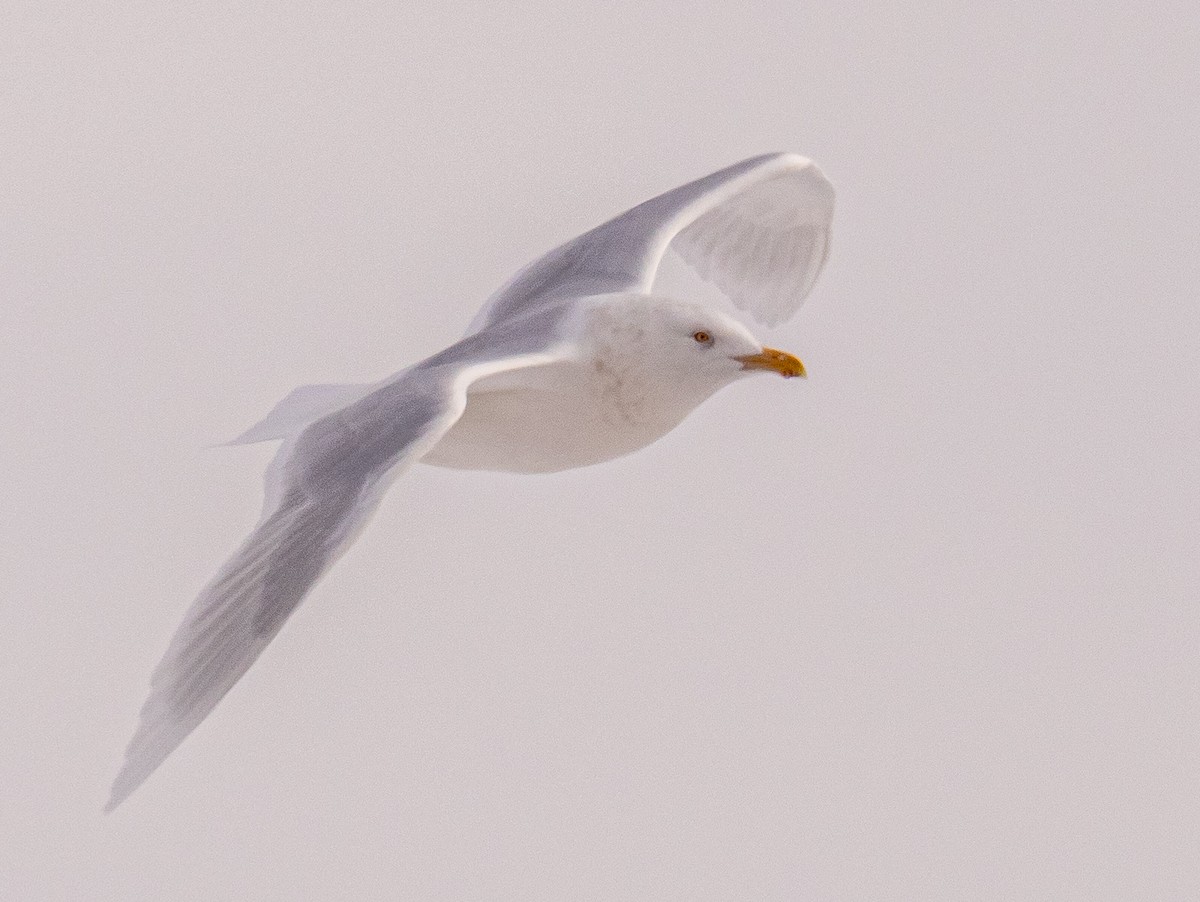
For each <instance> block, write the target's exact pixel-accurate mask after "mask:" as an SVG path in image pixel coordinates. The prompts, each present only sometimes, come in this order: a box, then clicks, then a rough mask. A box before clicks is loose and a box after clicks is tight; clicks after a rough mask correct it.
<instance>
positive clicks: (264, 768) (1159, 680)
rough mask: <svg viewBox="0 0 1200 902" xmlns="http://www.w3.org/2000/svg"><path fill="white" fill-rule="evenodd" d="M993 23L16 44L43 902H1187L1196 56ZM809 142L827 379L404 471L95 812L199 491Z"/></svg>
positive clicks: (1075, 11) (1197, 814) (165, 612)
mask: <svg viewBox="0 0 1200 902" xmlns="http://www.w3.org/2000/svg"><path fill="white" fill-rule="evenodd" d="M1001 6H1002V7H1003V8H1002V9H997V8H992V6H991V5H985V4H946V3H922V4H909V5H907V8H902V6H901V5H900V4H884V3H876V4H852V3H845V2H836V3H835V2H828V3H823V4H800V3H774V4H767V3H738V4H728V3H711V4H695V5H688V4H683V3H661V4H656V5H654V6H653V7H652V8H648V6H647V5H646V4H619V3H607V2H606V3H582V4H581V3H569V4H563V3H546V4H538V5H534V4H528V5H521V6H520V7H519V8H514V7H511V6H510V7H509V8H508V9H505V10H503V11H501V10H499V9H495V8H490V7H487V6H485V5H484V4H478V5H476V4H472V5H470V6H459V7H452V6H447V5H446V4H443V3H428V4H424V8H423V9H420V10H418V9H417V8H416V4H413V3H410V2H396V3H376V4H373V5H367V4H349V3H323V4H297V3H257V4H243V3H203V4H201V3H189V4H163V3H126V4H119V5H116V6H113V7H109V8H104V7H103V6H96V5H92V4H76V5H64V6H63V7H61V8H59V7H56V8H55V9H53V10H51V9H49V7H48V5H47V4H42V3H38V4H19V5H18V6H17V7H16V8H15V10H14V7H13V5H12V4H11V3H10V4H8V5H7V7H6V12H5V15H4V17H3V18H4V21H3V25H2V27H0V84H2V85H3V89H2V90H3V103H2V106H0V117H2V118H0V176H2V177H0V228H2V230H3V231H2V233H0V291H2V293H3V312H2V323H3V326H2V328H0V339H2V341H3V347H2V348H0V368H2V373H0V385H2V386H3V389H2V398H3V417H4V420H3V430H2V435H3V438H2V445H0V448H2V453H3V489H2V490H0V497H3V499H4V501H3V529H4V535H3V542H2V546H0V547H2V549H3V550H2V552H0V554H2V564H0V566H2V568H3V573H2V581H3V582H2V585H3V597H2V599H0V605H2V606H0V681H2V682H3V690H2V692H0V723H2V724H3V733H2V734H0V778H2V780H3V790H2V799H0V897H3V898H4V899H14V900H43V899H54V900H57V899H68V900H69V899H80V900H93V899H99V900H130V899H165V900H177V899H194V900H225V899H254V900H258V899H280V900H283V899H288V900H291V899H314V900H320V899H337V898H346V899H397V898H404V899H435V898H436V899H649V900H658V899H689V900H690V899H772V900H784V899H850V900H856V899H1121V900H1128V899H1191V898H1197V897H1198V896H1200V854H1198V851H1197V849H1198V839H1197V837H1198V836H1200V807H1198V806H1200V792H1198V790H1197V785H1198V783H1197V779H1196V769H1197V756H1198V753H1200V735H1198V733H1200V714H1198V711H1197V705H1198V702H1200V666H1198V663H1197V659H1198V656H1200V619H1198V614H1197V601H1198V594H1200V592H1198V582H1200V568H1198V564H1197V557H1196V541H1197V527H1198V510H1200V480H1198V475H1197V473H1198V468H1197V461H1196V448H1197V444H1198V440H1200V417H1198V416H1197V402H1198V397H1200V312H1198V306H1197V298H1198V288H1200V266H1198V263H1197V260H1198V258H1200V254H1198V253H1197V236H1198V235H1200V214H1198V212H1197V211H1198V196H1200V190H1198V189H1200V151H1198V148H1200V103H1198V101H1197V98H1198V97H1200V63H1198V60H1200V11H1198V8H1197V5H1196V4H1195V2H1194V0H1187V2H1178V3H1158V4H1154V5H1152V6H1144V7H1139V6H1137V5H1136V4H1096V3H1093V4H1086V5H1084V4H1071V5H1070V6H1069V8H1068V6H1067V5H1065V4H1064V5H1060V6H1058V7H1056V8H1054V9H1047V4H1045V3H1044V2H1040V0H1039V2H1026V3H1020V4H1017V3H1012V4H1002V5H1001ZM775 149H791V150H797V151H800V152H803V153H806V154H808V155H810V156H812V157H814V158H815V159H817V160H818V161H819V162H820V163H821V164H822V166H824V167H825V170H826V172H827V173H828V174H829V175H830V177H831V178H832V179H833V181H834V182H835V183H836V185H837V187H838V191H839V195H838V204H839V206H838V211H837V222H836V228H835V233H834V245H833V255H832V258H831V260H830V263H829V266H828V268H827V270H826V272H825V274H824V276H823V278H822V280H821V281H820V283H819V284H818V286H817V289H816V291H815V293H814V295H813V297H812V298H811V299H810V301H809V302H808V305H807V306H806V307H805V308H804V310H803V311H802V312H801V314H800V316H799V317H798V318H797V319H796V320H795V321H793V322H792V323H791V324H789V325H787V326H785V327H784V328H781V329H779V330H778V331H777V332H776V333H775V334H764V336H763V337H764V338H765V339H767V340H769V342H770V343H774V344H778V345H780V346H782V347H784V348H787V349H789V350H793V351H795V352H797V353H799V354H800V355H801V356H802V357H803V358H804V360H805V362H806V363H807V364H808V367H809V370H810V373H811V378H810V379H809V381H808V382H807V383H799V384H797V383H795V382H791V383H784V382H783V381H782V380H772V379H765V378H763V379H757V380H751V381H748V382H745V383H741V384H739V385H737V386H735V387H733V388H730V389H728V390H726V391H725V392H723V393H722V394H721V395H719V396H718V397H717V398H715V399H714V400H713V401H712V402H710V403H708V404H707V405H705V406H704V407H702V408H701V409H700V410H699V411H698V412H697V413H696V414H695V415H694V416H693V417H692V418H691V419H690V420H688V421H687V422H686V423H685V424H684V425H683V426H682V427H681V428H679V429H678V430H677V431H676V432H675V433H673V434H672V435H670V436H669V437H668V438H666V439H665V440H663V441H662V442H661V443H659V444H657V445H655V446H653V447H651V448H650V449H648V450H647V451H645V452H643V453H640V454H638V455H636V456H633V457H630V458H628V459H625V460H621V461H617V462H615V463H612V464H608V465H604V466H600V467H595V468H592V469H588V470H581V471H576V472H572V473H566V474H562V475H556V476H549V477H541V478H521V477H508V476H503V475H492V474H468V473H458V472H451V471H441V470H432V469H429V468H419V469H418V470H417V471H414V472H413V473H412V474H411V475H410V476H409V477H406V478H405V479H404V480H403V481H402V482H400V483H398V484H397V486H396V487H395V489H394V490H393V492H392V494H391V496H390V497H389V498H388V500H387V501H386V503H385V504H384V506H383V508H382V511H381V512H380V514H379V515H378V516H377V517H376V519H375V521H374V522H373V523H372V525H371V527H370V528H369V529H368V531H367V532H366V533H365V534H364V535H363V537H362V538H361V540H360V541H359V542H358V544H357V545H356V546H355V547H354V549H353V550H352V551H351V552H350V553H349V555H348V556H347V557H346V558H345V559H343V560H342V561H341V563H339V564H338V566H337V567H336V569H335V570H334V571H333V572H332V573H331V574H330V576H329V577H328V578H327V579H326V580H325V581H324V582H323V583H321V584H320V586H319V587H318V588H317V589H316V591H315V592H314V593H313V595H312V597H311V598H310V599H309V602H308V603H307V604H306V605H305V606H304V607H303V608H302V609H301V610H300V611H299V613H298V614H297V615H296V616H295V618H294V619H293V620H292V622H291V623H290V624H289V625H288V627H287V628H286V629H285V630H284V631H283V633H282V634H281V635H280V637H279V638H278V640H277V641H276V642H275V643H274V645H273V646H272V647H271V648H270V649H269V650H268V652H267V653H266V654H265V655H264V656H263V658H262V659H261V660H260V662H259V663H258V664H257V665H256V666H255V667H254V668H253V670H252V671H251V672H250V674H249V675H248V676H247V677H246V678H245V679H244V680H243V681H242V683H241V684H240V685H239V686H238V687H237V688H236V689H235V690H234V691H233V692H232V693H231V695H230V696H229V697H228V698H227V699H226V701H225V702H224V703H223V704H222V705H221V706H220V707H219V708H218V709H217V711H216V712H215V714H214V716H213V717H211V718H210V720H209V721H208V722H207V723H205V724H204V725H203V726H202V727H201V728H200V729H199V730H198V731H197V733H196V734H195V735H194V736H193V737H192V738H191V739H190V740H189V741H188V742H186V743H185V744H184V746H183V747H182V748H181V749H180V750H179V752H178V753H177V754H175V755H174V756H173V757H172V758H171V759H170V760H169V761H168V762H167V764H166V765H165V766H164V767H163V768H162V770H161V771H160V772H159V773H158V774H156V775H155V777H154V778H153V779H152V780H151V781H150V782H149V783H148V784H147V785H146V786H145V787H143V788H142V789H141V790H140V791H139V792H138V793H137V794H136V795H135V796H134V797H133V798H132V799H131V800H130V801H129V802H128V803H126V804H125V805H124V806H123V807H122V808H121V809H119V810H118V812H117V813H116V814H115V815H113V816H110V817H104V816H102V815H101V814H100V807H101V805H102V804H103V802H104V799H105V797H106V793H107V788H108V783H109V781H110V780H111V778H112V776H113V775H114V773H115V772H116V768H117V766H118V763H119V761H120V757H121V753H122V750H123V748H124V745H125V742H126V741H127V740H128V738H129V736H130V734H131V732H132V730H133V727H134V724H135V717H136V713H137V708H138V706H139V705H140V704H141V701H142V699H143V696H144V694H145V691H146V684H147V678H148V676H149V673H150V670H151V668H152V666H153V664H154V663H155V661H156V660H157V659H158V657H159V655H160V654H161V653H162V651H163V649H164V647H165V644H166V640H167V638H168V636H169V634H170V632H171V631H172V630H173V629H174V627H175V625H176V623H177V622H178V621H179V619H180V616H181V614H182V612H183V611H184V609H185V608H186V606H187V605H188V604H189V603H190V601H191V600H192V598H193V596H194V595H195V593H196V591H197V590H198V589H199V587H200V586H201V585H202V584H203V583H204V581H205V580H206V579H207V578H208V577H209V576H210V575H211V573H212V572H213V570H214V569H215V568H216V566H217V565H218V564H219V563H220V562H221V561H222V560H223V559H224V557H225V556H226V554H227V553H228V552H229V551H230V550H231V549H232V548H233V547H234V546H235V544H236V543H237V542H238V541H239V539H240V538H241V536H242V535H243V534H244V532H245V531H246V530H247V528H248V527H249V525H250V524H251V523H252V522H253V520H254V519H255V517H256V515H257V510H258V506H259V499H260V494H259V491H260V490H259V485H260V482H259V479H260V477H259V473H260V471H261V468H262V465H263V464H264V462H265V461H266V460H267V459H268V457H269V456H270V453H271V450H270V448H269V447H268V446H258V447H253V448H241V449H223V448H211V447H209V446H210V445H211V444H213V443H216V442H220V441H223V440H225V439H227V438H229V437H231V436H233V435H235V434H236V433H238V432H239V431H241V430H242V429H243V428H244V427H245V426H247V425H248V424H249V423H250V422H252V421H253V420H255V419H256V418H257V417H258V416H259V415H260V414H262V413H263V412H264V411H265V410H267V409H268V408H269V407H270V406H271V405H272V404H273V403H274V402H275V400H277V399H278V398H279V397H280V396H282V395H283V394H285V393H286V392H287V391H288V390H289V389H291V388H292V387H293V386H294V385H297V384H300V383H305V382H318V381H337V380H366V379H374V378H378V377H380V376H383V375H384V374H386V373H389V372H391V371H394V370H396V369H398V368H400V367H402V366H403V365H404V364H406V363H408V362H410V361H412V360H414V359H417V358H420V357H422V356H424V355H426V354H428V353H431V352H433V351H435V350H437V349H439V348H440V347H442V346H444V345H445V344H447V343H448V342H450V341H452V340H453V339H454V338H455V337H456V336H457V335H458V334H459V333H460V332H461V330H462V329H463V328H464V327H465V325H466V323H467V322H468V321H469V320H470V318H471V316H472V314H473V313H474V312H475V310H476V308H477V307H478V305H479V303H480V302H481V301H482V299H483V298H484V297H485V295H486V294H487V293H488V292H489V291H490V290H491V289H492V288H493V287H495V286H496V285H497V284H498V283H499V282H501V281H502V280H503V279H504V278H506V277H507V276H508V275H509V274H510V273H511V272H512V271H513V270H514V269H516V268H517V267H518V266H520V265H521V264H523V263H524V262H525V261H526V260H527V259H529V258H530V257H532V256H534V255H536V254H538V253H540V252H541V251H542V250H545V249H547V248H548V247H549V246H551V245H553V244H555V243H557V242H558V241H560V240H562V239H565V238H567V237H570V236H572V235H574V234H576V233H577V232H579V231H581V230H583V229H585V228H587V227H590V226H592V225H594V224H596V223H597V222H598V221H600V220H601V219H603V218H605V217H607V216H609V215H611V214H613V213H616V212H618V211H620V210H622V209H624V208H625V207H628V206H630V205H632V204H633V203H636V202H638V201H640V200H643V199H644V198H646V197H648V196H650V195H652V194H655V193H657V192H659V191H662V190H665V189H667V188H670V187H673V186H674V185H676V184H678V183H680V182H682V181H685V180H687V179H690V178H693V177H696V176H699V175H702V174H704V173H706V172H708V171H710V170H712V169H715V168H717V167H720V166H724V165H726V164H728V163H732V162H734V161H735V160H738V159H740V158H742V157H745V156H748V155H751V154H756V153H761V152H764V151H768V150H775ZM668 285H669V286H671V287H673V288H674V289H675V290H676V291H679V292H683V293H687V294H689V295H693V296H700V295H703V296H710V292H709V291H708V289H707V288H706V287H702V286H700V283H698V282H697V281H695V280H694V279H693V278H692V277H691V276H690V275H688V274H686V272H685V270H684V269H683V267H682V266H681V265H678V263H677V261H676V265H675V268H674V270H673V272H672V274H671V275H670V277H669V278H668Z"/></svg>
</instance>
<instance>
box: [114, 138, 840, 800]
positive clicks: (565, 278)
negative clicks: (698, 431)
mask: <svg viewBox="0 0 1200 902" xmlns="http://www.w3.org/2000/svg"><path fill="white" fill-rule="evenodd" d="M832 217H833V187H832V185H830V183H829V181H828V180H827V179H826V178H825V176H824V175H823V174H822V172H821V170H820V169H819V168H818V167H817V166H816V164H815V163H813V162H812V161H811V160H809V159H807V158H806V157H803V156H800V155H798V154H794V153H775V154H769V155H766V156H760V157H754V158H752V159H748V160H744V161H742V162H740V163H736V164H734V165H733V166H729V167H728V168H725V169H721V170H719V171H717V172H714V173H712V174H710V175H707V176H705V177H703V178H700V179H697V180H696V181H693V182H689V183H687V184H685V185H682V186H680V187H678V188H675V189H674V190H671V191H668V192H666V193H665V194H660V195H659V196H657V197H654V198H652V199H650V200H648V201H646V202H644V203H642V204H639V205H638V206H636V207H633V208H632V209H630V210H628V211H626V212H625V213H623V214H621V215H620V216H617V217H615V218H614V219H611V220H609V221H608V222H606V223H604V224H603V225H600V226H598V227H597V228H594V229H592V230H591V231H589V232H585V233H584V234H582V235H580V236H579V237H577V238H574V239H573V240H571V241H568V242H567V243H565V244H563V245H560V246H559V247H557V248H555V249H554V250H552V251H550V252H549V253H547V254H546V255H545V256H543V257H541V258H540V259H538V260H535V261H534V262H533V263H531V264H529V265H528V266H526V267H525V268H524V269H522V270H520V271H519V272H518V273H517V274H516V275H515V276H514V277H513V278H512V279H510V280H509V282H508V283H507V284H505V285H504V286H503V287H501V288H500V290H499V291H497V292H496V293H495V294H494V295H492V297H490V298H489V299H488V301H487V302H486V303H485V305H484V307H483V309H482V310H480V312H479V314H478V315H477V316H476V317H475V319H474V321H473V322H472V323H471V325H470V327H469V329H468V331H467V333H466V335H465V336H464V337H463V338H462V339H461V340H460V341H458V342H457V343H456V344H453V345H451V346H450V347H448V348H446V349H445V350H443V351H440V352H439V353H437V354H434V355H433V356H432V357H430V358H428V359H426V360H423V361H421V362H420V363H417V364H415V365H414V366H411V367H409V368H408V369H405V370H402V371H401V372H399V373H397V374H395V375H393V376H390V377H388V378H387V379H384V380H383V381H381V382H377V383H373V384H370V385H313V386H305V387H302V388H298V389H296V390H295V391H293V392H292V393H291V394H290V395H288V396H287V397H286V398H284V399H283V400H282V401H281V402H280V403H279V404H277V405H276V406H275V408H274V409H273V410H272V411H271V412H270V413H269V414H268V415H267V417H266V418H265V419H264V420H262V421H261V422H260V423H258V424H257V425H255V426H253V427H251V428H250V429H249V430H247V431H246V432H245V433H243V434H242V435H241V436H239V437H238V438H237V439H234V441H233V442H232V443H231V444H244V443H250V442H260V441H280V442H281V444H280V447H279V451H278V453H277V454H276V456H275V458H274V460H273V461H272V463H271V464H270V465H269V466H268V468H267V472H266V476H265V489H264V496H265V497H264V506H263V513H262V517H261V519H260V520H259V522H258V524H257V526H256V527H255V528H254V530H253V531H252V532H251V533H250V535H249V536H248V537H247V538H246V539H245V541H244V542H243V544H242V545H241V547H240V548H239V549H238V550H237V551H236V552H235V553H234V554H233V556H232V557H231V558H230V559H229V560H228V561H227V562H226V563H225V565H224V566H223V567H222V568H221V569H220V570H219V571H218V572H217V574H216V576H215V577H213V579H212V581H211V582H209V583H208V585H207V586H205V588H204V589H203V590H202V591H201V592H200V595H199V597H198V598H197V599H196V601H195V602H194V603H193V604H192V606H191V608H190V609H189V610H188V611H187V613H186V615H185V616H184V620H183V623H182V624H181V625H180V626H179V628H178V629H177V630H176V632H175V635H174V637H173V638H172V639H171V642H170V645H169V647H168V649H167V651H166V654H165V655H164V656H163V658H162V660H161V661H160V662H159V664H158V666H157V667H156V668H155V670H154V673H153V676H152V677H151V685H150V695H149V698H148V699H147V700H146V703H145V705H144V706H143V707H142V710H141V718H140V722H139V725H138V728H137V731H136V733H135V735H134V737H133V739H132V741H131V742H130V744H129V746H128V749H127V750H126V754H125V761H124V764H123V766H122V768H121V770H120V772H119V773H118V775H117V778H116V780H115V782H114V783H113V787H112V795H111V797H110V799H109V802H108V805H107V806H106V808H105V810H106V811H111V810H112V809H114V808H115V807H116V806H117V805H119V804H120V803H121V802H122V801H123V800H124V799H126V798H127V797H128V796H129V794H130V793H132V792H133V791H134V790H135V789H137V788H138V787H139V786H140V785H141V784H142V783H143V782H144V781H145V780H146V778H147V777H149V776H150V774H151V773H153V772H154V770H155V769H156V768H157V767H158V766H159V765H160V764H161V763H162V762H163V760H164V759H166V757H167V756H168V755H169V754H170V753H171V752H172V751H173V750H174V749H175V748H176V747H177V746H178V745H179V744H180V743H181V742H182V741H183V740H184V739H185V738H186V737H187V736H188V734H190V733H191V732H192V731H193V730H194V729H195V728H196V727H197V726H198V725H199V724H200V722H201V721H202V720H204V718H205V717H206V716H208V714H209V712H211V711H212V709H213V708H214V707H215V706H216V705H217V703H218V702H219V701H220V700H221V699H222V698H223V697H224V696H225V694H226V693H227V692H228V691H229V690H230V689H231V688H232V687H233V685H234V684H235V683H236V682H237V681H238V680H239V679H240V678H241V677H242V675H243V674H244V673H245V672H246V670H247V669H248V668H249V667H250V665H251V664H253V663H254V661H255V660H256V659H257V658H258V656H259V655H260V654H261V653H262V651H263V649H264V648H266V646H267V644H268V643H269V642H270V641H271V640H272V639H273V638H274V637H275V635H276V634H277V633H278V632H279V630H280V628H281V627H282V626H283V624H284V622H285V621H286V620H287V619H288V617H289V616H290V615H291V614H292V612H293V611H295V610H296V607H297V606H298V605H299V604H300V602H301V601H302V600H303V599H304V597H305V596H306V595H307V594H308V592H309V591H310V590H311V589H312V587H313V585H314V584H315V583H316V582H317V580H319V579H320V578H321V577H322V575H323V574H324V573H325V572H326V571H328V569H329V568H330V567H331V566H332V565H333V563H334V562H335V561H336V560H337V559H338V557H339V556H340V555H341V554H342V553H343V552H344V551H345V550H346V548H347V547H348V546H349V545H350V543H351V542H352V541H353V540H354V538H355V536H357V535H358V533H359V531H360V530H362V528H363V527H364V526H365V525H366V523H367V520H368V519H369V518H370V516H371V515H372V513H373V512H374V511H375V508H376V506H377V505H378V503H379V500H380V498H381V496H382V495H383V493H384V492H385V490H386V489H387V488H388V486H389V485H390V484H391V483H392V481H393V480H395V479H396V478H397V477H398V476H400V475H401V474H402V473H404V472H405V471H406V470H407V469H408V468H409V467H411V466H412V465H413V464H414V463H417V462H418V461H420V462H421V463H426V464H432V465H435V466H441V467H451V468H459V469H471V470H500V471H508V472H515V473H550V472H555V471H559V470H566V469H571V468H575V467H584V466H588V465H591V464H596V463H600V462H602V461H606V460H611V459H613V458H615V457H619V456H621V455H624V454H628V453H630V452H632V451H636V450H637V449H639V448H643V447H645V446H646V445H648V444H650V443H651V442H653V441H655V440H657V439H658V438H660V437H662V436H663V435H665V434H666V433H667V432H669V431H670V430H672V429H673V428H675V426H677V425H678V424H679V423H680V422H681V421H682V420H683V418H684V417H686V416H687V415H688V414H689V413H690V412H691V411H692V410H693V409H695V407H696V406H697V405H699V404H700V403H701V402H702V401H704V400H705V399H706V398H708V397H710V396H711V395H712V394H713V393H714V392H716V391H718V390H719V389H721V388H722V387H724V386H726V385H728V384H730V383H732V382H734V381H736V380H738V379H739V378H741V377H743V376H747V375H750V374H754V373H775V374H778V375H781V376H784V377H795V376H804V375H805V371H804V365H803V364H802V363H801V362H800V360H799V359H797V358H796V357H794V356H792V355H791V354H787V353H785V352H783V351H778V350H775V349H773V348H768V347H764V346H763V345H762V344H761V343H760V342H758V341H757V340H756V339H755V338H754V336H753V335H751V333H750V331H749V330H748V329H747V328H746V327H745V326H743V325H742V324H741V323H740V322H739V321H738V320H736V319H734V318H733V317H732V316H729V315H728V314H726V313H724V312H722V311H721V310H718V309H716V308H714V307H712V306H711V305H705V304H700V303H695V302H690V301H685V300H677V299H673V298H668V297H662V296H659V295H656V294H654V293H653V290H652V289H653V284H654V278H655V273H656V271H657V270H658V267H659V264H660V262H661V260H662V258H663V255H664V254H665V253H666V250H667V248H668V247H669V248H671V249H673V250H674V251H676V252H677V253H678V254H679V255H680V256H682V257H683V259H684V260H685V261H686V262H687V263H688V264H689V265H690V266H691V267H692V268H693V269H695V270H696V271H697V272H698V273H699V274H700V276H701V277H702V278H704V279H706V280H708V281H710V282H712V283H713V284H714V285H716V287H717V288H718V289H720V291H721V292H722V293H723V294H724V295H725V296H726V297H728V298H729V299H730V300H731V301H732V302H733V303H734V304H735V305H736V306H737V307H738V308H739V309H741V310H743V311H745V312H747V313H748V314H749V315H750V316H752V317H753V318H754V319H756V320H758V321H759V322H762V323H764V324H766V325H768V326H774V325H777V324H779V323H781V322H783V321H784V320H786V319H788V318H790V317H791V316H792V315H793V314H794V313H795V312H796V311H797V310H798V309H799V307H800V305H801V303H803V301H804V299H805V297H806V296H807V295H808V293H809V291H810V289H811V288H812V286H813V283H814V282H815V281H816V278H817V275H818V274H819V273H820V271H821V268H822V266H823V265H824V263H825V258H826V255H827V253H828V249H829V235H830V224H831V220H832Z"/></svg>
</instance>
